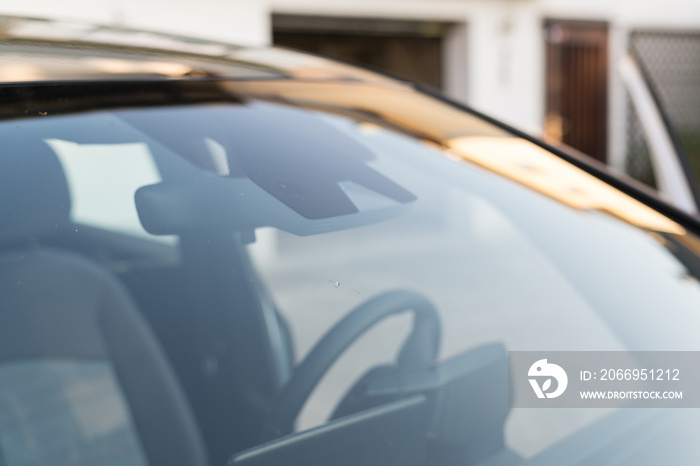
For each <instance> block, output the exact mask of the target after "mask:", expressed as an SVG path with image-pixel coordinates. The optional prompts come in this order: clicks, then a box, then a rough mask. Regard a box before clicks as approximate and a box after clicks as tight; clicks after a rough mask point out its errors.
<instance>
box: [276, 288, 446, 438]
mask: <svg viewBox="0 0 700 466" xmlns="http://www.w3.org/2000/svg"><path fill="white" fill-rule="evenodd" d="M404 311H411V312H412V313H413V315H414V320H413V329H412V331H411V334H410V335H409V336H408V338H406V341H405V342H404V344H403V346H402V348H401V351H400V353H399V356H398V359H397V363H396V365H397V369H398V370H399V371H407V372H409V371H410V372H413V371H417V372H419V371H424V370H426V369H429V368H431V367H432V366H433V365H434V363H435V360H436V358H437V353H438V348H439V342H440V318H439V317H438V314H437V311H436V310H435V306H434V305H433V304H432V303H431V302H430V301H429V300H428V299H427V298H426V297H425V296H423V295H421V294H419V293H416V292H414V291H408V290H393V291H389V292H386V293H383V294H380V295H377V296H375V297H373V298H371V299H368V300H367V301H365V302H364V303H362V304H360V305H359V306H357V307H356V308H355V309H353V310H352V311H351V312H350V313H349V314H348V315H347V316H345V317H344V318H343V319H342V320H341V321H340V322H338V323H337V324H336V325H335V326H334V327H333V328H332V329H331V330H330V331H329V332H328V333H326V335H325V336H324V337H323V338H322V339H321V341H319V342H318V343H317V344H316V346H314V348H313V349H312V350H311V352H309V354H308V356H307V357H306V358H305V359H304V360H303V361H302V362H301V364H299V366H298V367H297V368H296V369H295V371H294V373H293V374H292V377H291V379H290V380H289V382H288V383H287V385H285V387H284V388H283V389H282V391H281V392H280V394H279V395H278V397H277V398H276V399H275V402H274V403H273V405H272V407H271V409H270V411H269V413H268V417H267V421H266V424H265V428H264V432H263V437H264V438H263V440H271V439H274V438H277V437H280V436H282V435H286V434H289V433H291V432H292V431H293V429H294V421H295V420H296V418H297V416H298V415H299V412H300V411H301V409H302V407H303V406H304V403H305V402H306V400H307V399H308V398H309V396H310V395H311V392H312V391H313V389H314V388H315V387H316V385H317V384H318V383H319V381H320V380H321V378H322V377H323V376H324V375H325V373H326V372H327V371H328V369H329V368H330V367H331V366H332V365H333V363H334V362H335V361H336V360H337V359H338V358H339V357H340V356H341V355H342V354H343V353H344V352H345V350H346V349H347V348H348V347H349V346H350V345H351V344H352V343H353V342H354V341H355V340H357V339H358V338H359V337H360V336H361V335H362V334H363V333H365V332H366V331H367V330H369V329H370V328H372V327H374V326H375V325H376V324H377V323H379V322H380V321H382V320H384V319H385V318H387V317H389V316H391V315H394V314H398V313H401V312H404Z"/></svg>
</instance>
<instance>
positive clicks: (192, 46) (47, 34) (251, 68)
mask: <svg viewBox="0 0 700 466" xmlns="http://www.w3.org/2000/svg"><path fill="white" fill-rule="evenodd" d="M208 78H209V79H303V80H333V81H337V80H341V81H355V82H357V81H361V82H374V83H379V82H383V83H385V84H389V83H394V84H397V83H398V81H396V80H394V79H392V78H390V77H387V76H384V75H382V74H380V73H375V72H373V71H369V70H365V69H362V68H357V67H354V66H350V65H346V64H343V63H340V62H337V61H334V60H330V59H326V58H322V57H318V56H314V55H309V54H307V53H301V52H295V51H292V50H285V49H281V48H277V47H260V48H248V47H240V46H237V45H233V44H227V43H223V42H213V41H206V40H200V39H195V38H190V37H182V36H176V35H170V34H163V33H157V32H148V31H141V30H135V29H128V28H121V27H114V26H100V25H90V24H84V23H73V22H66V21H55V20H48V19H40V18H27V17H17V16H0V83H19V82H56V81H76V80H78V81H79V80H90V81H94V80H108V81H115V80H117V81H118V80H127V79H133V80H144V79H146V80H160V79H208Z"/></svg>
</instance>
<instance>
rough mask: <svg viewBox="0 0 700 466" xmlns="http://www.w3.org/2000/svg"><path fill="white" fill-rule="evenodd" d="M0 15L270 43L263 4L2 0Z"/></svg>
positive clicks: (252, 0)
mask: <svg viewBox="0 0 700 466" xmlns="http://www.w3.org/2000/svg"><path fill="white" fill-rule="evenodd" d="M0 13H2V14H14V15H21V16H36V17H47V18H54V19H62V20H76V21H82V22H90V23H96V24H108V25H119V26H125V27H130V28H137V29H149V30H153V31H159V32H165V33H171V34H180V35H190V36H196V37H201V38H205V39H209V40H215V41H223V42H232V43H238V44H242V45H252V46H260V45H266V44H268V43H269V41H270V16H269V14H268V9H267V6H266V4H265V3H264V2H263V1H261V0H0Z"/></svg>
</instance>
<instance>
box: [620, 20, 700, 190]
mask: <svg viewBox="0 0 700 466" xmlns="http://www.w3.org/2000/svg"><path fill="white" fill-rule="evenodd" d="M629 43H630V51H631V52H632V53H633V54H634V56H635V57H636V58H637V60H638V62H639V63H640V65H641V66H642V69H643V71H644V73H645V75H646V78H647V80H648V83H649V86H650V88H651V91H652V93H653V94H654V95H655V97H656V99H657V101H658V103H659V104H660V107H661V110H662V112H663V113H664V114H665V116H666V118H667V121H668V123H669V126H670V127H671V132H672V136H673V137H674V138H675V140H676V143H677V146H678V147H679V148H680V149H681V151H682V152H683V153H684V154H685V156H686V157H687V161H688V164H689V167H690V169H691V171H692V173H693V174H694V177H695V180H696V181H700V30H699V31H660V30H638V31H634V32H632V33H631V35H630V41H629ZM628 117H629V118H628V125H627V159H626V160H627V167H626V168H627V170H628V173H629V174H630V175H632V176H634V177H635V178H637V179H639V180H641V181H643V182H646V183H647V184H652V185H653V179H654V176H653V168H652V166H651V163H650V157H649V149H648V147H647V145H646V142H645V141H644V137H643V134H642V130H641V127H640V124H639V120H638V119H637V117H636V114H635V112H634V108H633V107H632V106H631V105H630V108H629V112H628Z"/></svg>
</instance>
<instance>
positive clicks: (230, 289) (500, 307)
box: [0, 81, 700, 466]
mask: <svg viewBox="0 0 700 466" xmlns="http://www.w3.org/2000/svg"><path fill="white" fill-rule="evenodd" d="M3 99H4V100H3V101H4V102H5V103H4V106H5V108H4V109H3V110H2V112H1V115H0V116H1V117H2V121H0V137H1V138H2V145H1V147H2V149H0V215H2V225H3V226H2V232H0V248H1V250H2V252H1V254H0V290H1V291H0V464H3V465H7V466H20V465H22V466H25V465H26V466H31V465H44V464H49V463H51V464H53V465H69V464H70V465H77V464H85V465H88V464H90V465H95V464H114V465H116V464H120V465H121V464H125V465H126V464H128V465H141V464H152V465H156V464H166V462H167V463H170V464H193V465H194V464H209V465H225V464H241V465H252V464H270V465H277V464H279V465H282V464H309V465H315V464H318V465H321V464H358V465H360V464H362V465H367V464H397V465H398V464H402V465H403V464H416V465H423V464H440V465H443V464H444V465H448V464H449V465H452V464H455V465H456V464H464V465H470V464H484V465H485V464H493V465H510V464H525V463H527V464H533V465H555V464H556V465H562V464H572V465H573V464H637V465H640V464H664V463H665V464H670V463H669V462H667V460H668V461H671V459H672V460H673V461H675V463H673V464H697V459H698V456H697V455H698V452H697V451H693V450H692V448H693V443H695V442H693V441H687V442H683V443H682V447H679V446H678V443H679V441H680V440H679V439H683V438H686V437H687V436H688V432H689V431H690V430H689V429H690V428H689V427H688V425H689V424H688V423H695V422H696V419H695V417H694V416H695V415H694V414H693V413H694V411H693V410H691V409H676V410H659V409H656V410H654V409H650V410H641V409H623V408H598V409H577V408H537V409H533V408H523V407H518V406H516V405H514V404H513V402H512V400H509V395H508V393H509V392H508V386H509V382H508V377H507V375H508V370H509V369H508V360H507V354H508V353H507V352H508V351H696V350H699V349H700V348H699V347H700V334H699V333H698V330H699V329H700V312H699V309H700V286H699V283H698V273H699V271H700V267H699V266H698V264H699V263H700V258H699V257H698V255H697V252H698V251H700V239H699V238H698V237H696V236H695V235H694V234H693V233H691V232H690V231H688V230H687V226H686V227H684V226H682V225H680V224H679V223H677V222H675V221H673V220H671V219H669V218H668V217H665V216H663V215H662V214H660V213H658V212H657V211H655V210H653V209H652V208H650V207H648V206H647V205H645V204H643V203H641V202H640V201H638V200H635V199H633V198H632V197H630V196H628V195H626V194H624V193H622V192H621V191H618V190H617V189H615V188H613V187H611V186H609V185H607V184H605V183H603V182H602V181H600V180H598V179H597V178H595V177H593V176H592V175H590V174H588V173H586V172H584V171H583V170H581V169H579V168H576V167H574V166H573V165H570V164H569V163H567V162H565V161H563V160H562V159H560V158H559V157H557V156H555V155H553V154H552V153H550V152H548V151H547V150H545V149H543V148H541V147H540V146H538V145H536V144H534V143H532V142H529V141H527V140H525V139H522V138H519V137H516V136H514V135H512V134H510V133H508V132H506V131H504V130H502V129H500V128H498V127H496V126H494V125H492V124H490V123H487V122H485V121H483V120H482V119H480V118H477V117H475V116H473V115H471V114H468V113H466V112H462V111H461V110H458V109H456V108H454V107H452V106H450V105H448V104H445V103H442V102H439V101H436V100H433V99H431V98H429V97H426V96H424V95H422V94H419V93H416V92H414V91H412V90H410V89H406V88H401V87H400V86H397V87H395V88H392V87H390V86H389V87H385V88H380V87H374V86H372V85H363V84H358V83H344V84H343V83H325V84H324V83H313V82H298V83H295V82H290V81H279V82H271V81H265V82H262V81H261V82H221V83H217V82H208V83H202V82H180V83H138V82H131V83H123V84H114V83H112V84H108V83H106V84H92V85H79V84H64V85H41V84H38V85H33V86H15V87H13V86H7V87H4V88H3ZM436 373H437V374H438V375H435V374H436ZM504 374H505V375H504ZM570 377H571V375H570ZM692 425H694V426H695V425H697V424H692ZM659 426H665V427H664V429H662V430H659V429H660V427H659ZM623 437H624V439H623ZM620 439H623V440H624V441H623V440H620ZM645 439H646V440H645ZM613 442H617V443H616V444H615V445H617V447H619V448H620V450H615V452H613V450H611V448H612V444H613ZM620 445H624V447H621V446H620ZM606 455H612V456H609V457H608V456H606ZM601 458H603V459H601ZM673 461H671V462H673Z"/></svg>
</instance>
